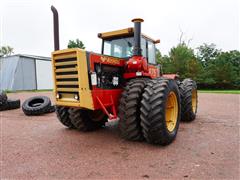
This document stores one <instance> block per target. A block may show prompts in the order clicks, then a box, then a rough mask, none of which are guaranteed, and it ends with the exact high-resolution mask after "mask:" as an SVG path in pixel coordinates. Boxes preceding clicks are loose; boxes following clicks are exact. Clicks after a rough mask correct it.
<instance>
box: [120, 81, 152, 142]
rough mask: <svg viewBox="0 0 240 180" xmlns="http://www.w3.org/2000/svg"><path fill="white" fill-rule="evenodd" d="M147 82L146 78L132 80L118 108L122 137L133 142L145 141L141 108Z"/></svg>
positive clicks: (125, 89)
mask: <svg viewBox="0 0 240 180" xmlns="http://www.w3.org/2000/svg"><path fill="white" fill-rule="evenodd" d="M147 82H148V79H146V78H139V79H132V80H130V81H129V82H128V83H127V85H126V87H125V88H124V91H123V93H122V97H121V99H120V104H119V108H118V117H119V119H120V120H119V130H120V136H121V137H122V138H124V139H127V140H131V141H141V140H143V139H144V138H143V135H142V127H141V125H140V121H141V120H140V107H141V100H142V93H143V91H144V88H145V86H146V84H147Z"/></svg>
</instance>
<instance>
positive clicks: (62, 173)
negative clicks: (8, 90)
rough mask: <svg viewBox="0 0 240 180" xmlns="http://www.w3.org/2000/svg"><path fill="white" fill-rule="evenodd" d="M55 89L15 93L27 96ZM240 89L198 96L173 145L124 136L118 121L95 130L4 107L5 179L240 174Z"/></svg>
mask: <svg viewBox="0 0 240 180" xmlns="http://www.w3.org/2000/svg"><path fill="white" fill-rule="evenodd" d="M37 94H38V95H39V94H42V95H47V96H49V97H52V95H51V93H50V92H48V93H15V94H9V97H10V98H18V97H20V98H21V100H22V101H23V100H24V99H26V98H28V97H31V96H34V95H37ZM239 100H240V95H231V94H230V95H224V94H203V93H201V94H199V108H198V116H197V119H196V121H194V122H192V123H181V124H180V129H179V131H178V136H177V139H176V140H175V141H174V142H173V143H172V144H171V145H169V146H167V147H161V146H154V145H149V144H147V143H145V142H140V143H139V142H128V141H125V140H122V139H120V138H119V136H118V133H117V127H116V125H114V124H113V125H111V126H109V127H106V128H104V129H102V130H99V131H96V132H90V133H81V132H78V131H76V130H69V129H66V128H65V127H64V126H62V125H61V124H60V123H59V122H58V120H57V118H56V116H55V113H51V114H47V115H44V116H38V117H27V116H25V115H24V114H23V112H22V111H21V109H18V110H11V111H4V112H0V122H1V129H0V130H1V137H0V139H1V143H0V145H1V159H0V160H1V169H0V170H1V172H0V173H1V176H0V179H5V178H6V179H33V178H34V179H79V178H82V179H160V178H165V179H239V178H240V173H239V171H240V167H239V164H240V162H239Z"/></svg>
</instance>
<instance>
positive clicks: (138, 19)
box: [132, 18, 144, 23]
mask: <svg viewBox="0 0 240 180" xmlns="http://www.w3.org/2000/svg"><path fill="white" fill-rule="evenodd" d="M132 22H140V23H141V22H144V20H143V19H142V18H134V19H133V20H132Z"/></svg>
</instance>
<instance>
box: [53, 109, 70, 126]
mask: <svg viewBox="0 0 240 180" xmlns="http://www.w3.org/2000/svg"><path fill="white" fill-rule="evenodd" d="M69 109H70V108H68V107H64V106H56V114H57V118H58V120H59V121H60V122H61V123H62V124H63V125H64V126H66V127H68V128H74V126H73V124H72V123H71V119H70V118H69Z"/></svg>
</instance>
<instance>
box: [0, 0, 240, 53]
mask: <svg viewBox="0 0 240 180" xmlns="http://www.w3.org/2000/svg"><path fill="white" fill-rule="evenodd" d="M52 4H53V5H54V6H55V7H56V8H57V9H58V12H59V18H60V47H61V49H64V48H66V47H67V43H68V40H69V39H76V38H79V39H80V40H82V41H83V42H84V44H85V46H86V47H87V50H89V51H94V52H100V48H101V40H100V39H99V38H98V37H97V34H98V33H99V32H106V31H110V30H116V29H123V28H127V27H131V26H133V24H132V23H131V19H132V18H135V17H140V18H143V19H144V20H145V21H144V23H143V25H142V32H143V33H145V34H147V35H149V36H150V37H152V38H154V39H161V43H160V44H159V45H157V48H159V49H160V51H161V52H162V53H163V54H167V53H168V52H169V50H170V48H171V47H173V46H175V45H176V44H177V43H178V42H179V37H180V32H181V31H182V32H183V33H184V36H183V39H184V40H186V41H187V40H189V39H192V40H191V42H190V46H191V47H193V48H196V47H198V46H199V45H201V44H203V43H214V44H216V45H217V47H218V48H219V49H222V50H234V49H238V50H239V48H240V47H239V46H240V43H239V42H240V41H239V40H240V36H239V33H240V24H239V23H240V18H239V16H240V10H239V6H240V4H239V1H238V0H84V1H83V0H0V26H1V27H0V46H3V45H10V46H12V47H13V48H14V52H15V53H23V54H32V55H42V56H50V54H51V52H52V50H53V33H52V31H53V27H52V12H51V10H50V6H51V5H52Z"/></svg>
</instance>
